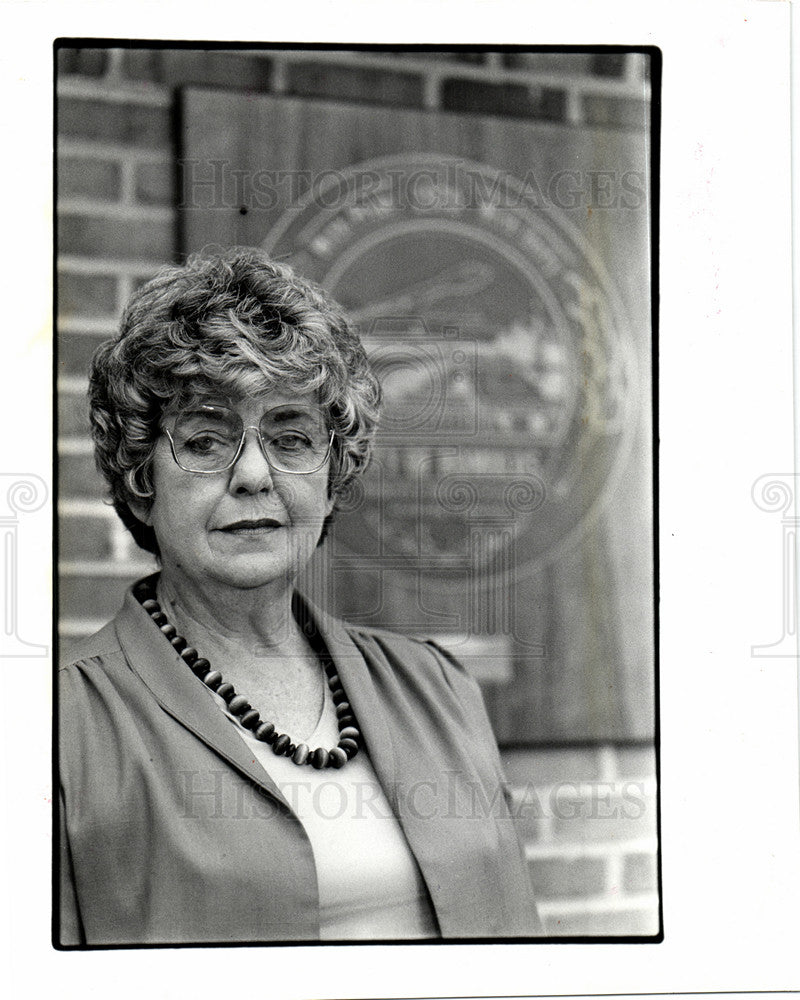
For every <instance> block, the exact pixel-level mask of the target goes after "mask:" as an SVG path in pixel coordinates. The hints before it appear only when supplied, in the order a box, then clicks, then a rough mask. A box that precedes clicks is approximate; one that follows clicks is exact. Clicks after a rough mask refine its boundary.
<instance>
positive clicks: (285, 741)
mask: <svg viewBox="0 0 800 1000" xmlns="http://www.w3.org/2000/svg"><path fill="white" fill-rule="evenodd" d="M291 742H292V741H291V740H290V739H289V737H288V736H287V735H286V733H281V735H280V736H279V737H278V738H277V739H276V740H275V742H274V743H273V744H272V752H273V753H274V754H275V755H276V756H278V757H280V756H281V755H282V754H284V753H286V748H287V747H288V746H289V744H290V743H291Z"/></svg>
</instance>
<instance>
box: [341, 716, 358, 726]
mask: <svg viewBox="0 0 800 1000" xmlns="http://www.w3.org/2000/svg"><path fill="white" fill-rule="evenodd" d="M355 724H356V718H355V716H354V715H343V716H342V717H341V719H339V725H340V726H354V725H355Z"/></svg>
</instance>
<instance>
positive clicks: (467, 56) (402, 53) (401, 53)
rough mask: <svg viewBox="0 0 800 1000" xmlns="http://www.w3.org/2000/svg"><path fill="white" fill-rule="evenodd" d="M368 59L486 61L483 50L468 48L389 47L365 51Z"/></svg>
mask: <svg viewBox="0 0 800 1000" xmlns="http://www.w3.org/2000/svg"><path fill="white" fill-rule="evenodd" d="M340 54H341V55H347V56H351V57H352V58H354V59H358V58H359V57H362V56H363V55H364V53H362V52H358V51H354V52H342V53H340ZM366 55H368V56H369V58H370V59H374V58H375V57H380V56H386V57H388V58H392V59H414V60H416V61H417V62H450V63H464V64H465V65H469V66H482V65H483V64H484V63H485V62H486V53H485V52H475V51H473V50H470V49H451V50H448V51H443V50H441V51H433V50H428V49H390V50H385V49H381V50H370V51H369V52H367V53H366Z"/></svg>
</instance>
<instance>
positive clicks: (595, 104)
mask: <svg viewBox="0 0 800 1000" xmlns="http://www.w3.org/2000/svg"><path fill="white" fill-rule="evenodd" d="M646 110H647V106H646V104H645V102H644V101H643V100H642V101H640V100H638V99H637V98H635V97H609V96H608V95H606V94H587V95H585V96H584V98H583V117H584V120H585V122H586V124H587V125H602V126H606V127H612V128H642V129H643V128H644V127H645V126H646V124H647V117H646Z"/></svg>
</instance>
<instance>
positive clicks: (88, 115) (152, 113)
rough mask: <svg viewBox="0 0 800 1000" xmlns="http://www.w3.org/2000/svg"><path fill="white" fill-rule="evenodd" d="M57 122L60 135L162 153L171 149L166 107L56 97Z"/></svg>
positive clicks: (169, 126) (167, 109)
mask: <svg viewBox="0 0 800 1000" xmlns="http://www.w3.org/2000/svg"><path fill="white" fill-rule="evenodd" d="M57 122H58V134H59V135H61V136H69V137H70V138H75V139H96V140H100V141H105V142H115V143H120V144H122V145H137V146H142V147H144V148H147V149H163V150H164V151H165V152H169V151H170V150H171V113H170V109H169V108H162V107H155V106H153V105H150V104H137V103H135V102H131V103H126V102H122V101H120V102H117V101H100V100H94V99H92V98H88V99H86V98H81V97H59V98H58V102H57Z"/></svg>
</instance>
